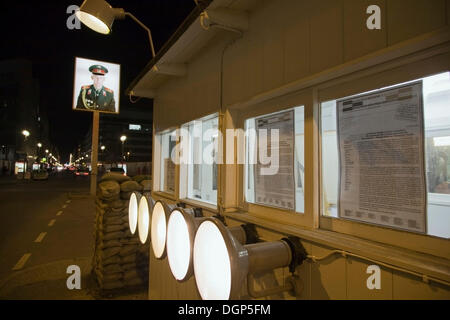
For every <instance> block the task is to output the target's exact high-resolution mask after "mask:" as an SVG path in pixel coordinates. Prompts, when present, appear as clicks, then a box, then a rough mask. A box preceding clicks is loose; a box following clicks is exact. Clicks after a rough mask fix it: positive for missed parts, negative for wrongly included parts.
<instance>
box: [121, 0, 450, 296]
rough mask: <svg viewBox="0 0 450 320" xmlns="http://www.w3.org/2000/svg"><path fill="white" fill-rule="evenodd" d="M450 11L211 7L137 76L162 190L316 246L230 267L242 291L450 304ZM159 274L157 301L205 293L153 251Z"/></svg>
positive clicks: (429, 5) (289, 2)
mask: <svg viewBox="0 0 450 320" xmlns="http://www.w3.org/2000/svg"><path fill="white" fill-rule="evenodd" d="M369 6H371V8H369ZM449 21H450V1H448V0H435V1H426V0H412V1H411V0H408V1H406V0H397V1H389V0H388V1H381V0H375V1H371V2H370V3H369V2H367V1H363V0H361V1H359V0H356V1H347V0H338V1H336V0H323V1H298V0H286V1H244V0H236V1H226V0H214V1H206V2H205V1H202V2H199V6H198V7H197V8H196V9H195V10H194V11H193V12H192V13H191V14H190V15H189V17H188V18H187V19H186V20H185V21H184V22H183V24H182V25H181V26H180V27H179V28H178V30H177V31H176V32H175V33H174V35H173V36H172V37H171V38H170V40H169V41H168V42H167V43H166V44H165V45H164V46H163V47H162V49H161V50H160V52H159V53H158V54H157V55H156V57H155V58H154V59H152V60H151V61H150V62H149V64H148V65H147V66H146V67H145V68H144V70H142V72H141V73H140V75H139V76H138V77H137V78H136V79H135V80H134V81H133V83H132V84H131V85H130V87H129V88H128V93H132V94H133V95H135V96H140V97H146V98H150V99H153V101H154V109H153V110H154V111H153V112H154V115H153V119H154V122H153V132H154V136H153V149H152V150H153V159H152V177H153V188H152V194H151V196H152V198H153V199H154V200H160V201H161V202H162V203H164V205H183V206H185V208H187V209H189V208H201V209H202V211H203V215H204V216H205V217H211V216H216V215H219V216H220V217H222V218H223V222H222V224H226V225H227V227H228V228H232V227H234V226H239V225H242V224H251V225H253V226H255V231H256V234H257V236H258V238H259V240H260V241H262V242H267V243H272V242H277V241H280V240H281V239H285V238H289V237H290V238H292V237H294V238H296V239H299V241H300V244H301V247H302V248H303V249H304V253H305V255H304V256H303V257H302V259H301V263H298V264H297V265H295V266H294V268H291V267H292V266H288V265H287V264H283V263H281V262H280V263H279V266H278V267H276V268H275V267H274V268H272V269H270V270H262V269H260V270H259V272H254V273H251V272H249V270H250V271H251V266H250V267H248V266H247V267H248V268H250V269H248V268H247V269H246V267H245V266H239V265H237V266H235V265H231V266H230V268H231V269H232V271H231V273H230V277H232V279H231V280H230V281H231V283H232V284H231V288H232V289H230V290H231V291H232V290H237V291H238V294H237V295H236V296H237V297H238V298H244V299H246V298H247V299H248V298H254V297H255V296H257V294H256V295H255V292H256V293H258V292H264V290H266V289H268V288H269V289H270V288H274V290H273V291H271V290H269V291H267V292H266V293H267V294H266V295H262V296H261V297H259V298H267V299H449V298H450V286H449V285H450V251H449V248H450V242H449V237H450V215H449V214H448V213H449V212H450V191H449V190H450V189H449V186H450V185H449V182H450V175H449V172H450V171H449V170H450V158H449V157H450V140H449V137H450V105H449V103H450V73H449V71H450V30H449ZM275 129H276V130H275ZM275 132H276V133H275ZM272 137H275V138H273V140H270V139H272ZM261 141H269V142H267V143H266V147H269V148H270V149H271V150H272V151H273V152H267V153H264V152H261V150H263V151H264V148H262V147H261V144H260V142H261ZM275 154H277V155H278V158H276V157H275V156H274V155H275ZM183 156H184V157H185V158H184V159H185V160H186V161H182V160H181V161H176V160H177V159H178V160H180V159H181V158H182V157H183ZM272 156H273V157H272ZM208 157H209V158H212V159H213V161H205V159H206V158H208ZM255 159H256V160H255ZM174 160H175V161H174ZM261 160H265V161H261ZM277 161H278V162H277ZM263 173H264V174H263ZM172 209H173V208H172ZM214 221H215V220H214ZM214 223H216V222H214ZM216 225H218V224H217V223H216ZM205 228H206V226H205ZM211 228H212V229H211V230H213V229H214V228H213V226H212V225H211ZM219 229H220V230H221V231H220V232H223V234H225V233H226V234H228V233H227V232H228V231H223V229H222V227H221V226H220V227H218V230H219ZM214 230H216V229H214ZM197 239H198V238H197V237H196V238H195V241H197ZM152 240H153V239H152ZM203 240H204V241H207V240H208V238H207V237H206V236H205V238H204V239H203ZM192 241H193V240H191V242H190V244H189V245H191V246H192V245H194V243H193V242H192ZM198 241H200V240H198ZM200 242H201V241H200ZM225 243H228V242H226V241H225ZM233 243H235V242H233ZM200 245H201V243H200V244H199V246H200ZM244 247H245V248H247V249H246V251H245V250H244V251H243V252H247V253H248V255H249V257H250V258H249V259H252V258H251V254H252V251H251V247H249V246H248V245H244ZM226 248H227V250H228V254H229V255H231V254H232V253H230V251H229V248H231V247H229V246H228V244H227V247H226ZM211 254H213V253H212V252H211ZM281 257H282V256H281V255H280V256H277V255H275V253H274V252H272V253H270V252H269V253H267V254H266V255H263V256H262V258H261V259H262V260H261V261H277V259H278V260H279V259H282V258H281ZM195 260H196V259H195V257H194V262H195ZM198 261H199V259H197V262H198ZM250 261H251V260H250ZM289 261H291V260H289ZM199 263H200V262H199ZM250 264H251V262H250ZM194 266H195V263H194ZM203 267H204V265H202V264H200V265H197V271H198V270H200V269H202V270H206V269H205V268H203ZM149 273H150V274H149V297H150V299H201V298H202V297H203V298H205V297H204V296H203V295H202V289H201V288H199V286H202V285H203V284H204V282H202V281H203V280H200V279H197V278H198V277H202V275H201V273H198V272H193V274H192V276H191V277H189V278H187V279H184V278H183V281H179V279H178V280H176V279H175V277H174V275H173V270H172V268H171V265H170V264H169V261H168V258H167V256H165V255H160V256H159V255H158V256H157V255H155V253H154V252H153V251H152V250H151V252H150V268H149ZM237 274H238V275H239V276H240V277H241V278H240V279H241V280H242V281H241V282H240V285H239V287H236V286H237V285H236V283H235V282H236V281H237V280H236V279H235V278H233V277H235V276H236V275H237ZM226 275H228V273H227V272H226V271H224V273H223V276H222V277H225V276H226ZM220 277H221V275H220V274H219V275H216V279H218V278H220ZM292 277H295V279H297V280H298V281H297V282H296V283H295V285H293V284H292V283H291V280H290V279H292ZM205 281H206V280H205ZM233 281H234V282H233ZM296 286H298V287H296ZM236 288H237V289H236ZM277 288H281V289H280V290H278V289H277ZM283 288H284V289H286V290H282V289H283ZM294 289H295V290H294Z"/></svg>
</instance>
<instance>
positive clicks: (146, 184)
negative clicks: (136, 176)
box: [141, 180, 152, 191]
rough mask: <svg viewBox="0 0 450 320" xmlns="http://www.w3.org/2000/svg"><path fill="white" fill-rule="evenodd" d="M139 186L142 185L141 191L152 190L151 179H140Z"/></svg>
mask: <svg viewBox="0 0 450 320" xmlns="http://www.w3.org/2000/svg"><path fill="white" fill-rule="evenodd" d="M141 186H142V189H143V191H151V190H152V180H143V181H141Z"/></svg>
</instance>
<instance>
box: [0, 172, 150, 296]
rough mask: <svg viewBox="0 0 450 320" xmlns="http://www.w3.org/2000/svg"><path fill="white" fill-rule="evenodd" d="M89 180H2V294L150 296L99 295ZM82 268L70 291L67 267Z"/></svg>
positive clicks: (93, 216) (0, 293) (125, 293)
mask: <svg viewBox="0 0 450 320" xmlns="http://www.w3.org/2000/svg"><path fill="white" fill-rule="evenodd" d="M88 190H89V181H88V179H85V178H82V179H78V178H77V179H74V178H73V177H72V176H63V175H60V176H53V177H50V178H49V181H28V182H26V183H22V182H21V181H20V182H18V183H9V184H6V183H3V184H1V183H0V222H1V223H0V257H1V263H0V299H40V300H41V299H42V300H48V299H50V300H54V299H58V300H60V299H63V300H65V299H71V300H92V299H130V300H131V299H146V298H147V292H137V293H136V292H115V293H114V295H110V296H102V295H100V294H99V291H98V288H97V286H96V283H94V282H93V281H92V280H91V277H90V272H91V259H92V256H93V249H94V235H93V234H94V219H95V205H94V199H93V198H92V197H90V196H89V195H88V193H87V192H88ZM70 265H77V266H79V267H80V270H81V289H80V290H77V289H74V290H69V289H68V288H67V285H66V281H67V278H68V277H69V276H70V275H71V274H67V272H66V271H67V267H68V266H70Z"/></svg>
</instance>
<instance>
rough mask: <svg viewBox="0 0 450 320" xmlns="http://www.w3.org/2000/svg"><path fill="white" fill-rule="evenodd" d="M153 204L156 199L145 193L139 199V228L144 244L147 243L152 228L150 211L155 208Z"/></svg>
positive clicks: (140, 237)
mask: <svg viewBox="0 0 450 320" xmlns="http://www.w3.org/2000/svg"><path fill="white" fill-rule="evenodd" d="M153 206H154V201H153V199H152V197H150V196H149V195H145V194H144V195H143V196H142V197H141V199H140V200H139V207H138V222H137V228H138V232H139V240H140V241H141V243H142V244H145V243H146V242H147V239H148V232H149V230H150V228H149V227H150V212H151V210H152V209H153Z"/></svg>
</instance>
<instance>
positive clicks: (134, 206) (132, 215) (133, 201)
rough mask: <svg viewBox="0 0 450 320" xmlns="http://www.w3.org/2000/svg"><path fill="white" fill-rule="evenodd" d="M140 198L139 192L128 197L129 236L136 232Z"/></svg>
mask: <svg viewBox="0 0 450 320" xmlns="http://www.w3.org/2000/svg"><path fill="white" fill-rule="evenodd" d="M141 198H142V194H141V193H139V192H132V193H131V196H130V202H129V204H128V225H129V227H130V231H131V234H134V233H135V232H136V227H137V224H138V213H139V212H138V210H139V202H140V200H141Z"/></svg>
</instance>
